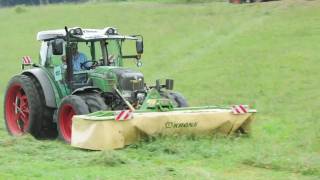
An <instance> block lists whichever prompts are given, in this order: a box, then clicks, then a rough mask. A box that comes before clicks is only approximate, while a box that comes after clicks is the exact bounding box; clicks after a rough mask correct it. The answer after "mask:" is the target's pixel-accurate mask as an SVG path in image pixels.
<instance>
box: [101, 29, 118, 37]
mask: <svg viewBox="0 0 320 180" xmlns="http://www.w3.org/2000/svg"><path fill="white" fill-rule="evenodd" d="M103 30H104V31H105V34H106V35H116V34H118V31H117V29H116V28H114V27H107V28H104V29H103Z"/></svg>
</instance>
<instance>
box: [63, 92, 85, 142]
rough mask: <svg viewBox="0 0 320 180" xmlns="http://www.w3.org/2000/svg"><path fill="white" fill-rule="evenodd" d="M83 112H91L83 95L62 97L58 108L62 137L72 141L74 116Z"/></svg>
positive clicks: (66, 140)
mask: <svg viewBox="0 0 320 180" xmlns="http://www.w3.org/2000/svg"><path fill="white" fill-rule="evenodd" d="M82 114H89V108H88V105H87V104H86V103H85V101H84V100H83V99H82V98H81V97H79V96H76V95H70V96H66V97H65V98H63V99H62V101H61V104H60V106H59V109H58V122H57V123H58V132H59V137H60V139H62V140H64V141H65V142H66V143H71V134H72V117H73V116H74V115H82Z"/></svg>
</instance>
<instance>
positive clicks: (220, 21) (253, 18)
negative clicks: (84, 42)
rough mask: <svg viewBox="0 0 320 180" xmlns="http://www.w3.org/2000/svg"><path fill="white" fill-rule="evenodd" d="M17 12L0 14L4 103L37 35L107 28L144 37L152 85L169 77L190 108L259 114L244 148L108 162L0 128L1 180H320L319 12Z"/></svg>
mask: <svg viewBox="0 0 320 180" xmlns="http://www.w3.org/2000/svg"><path fill="white" fill-rule="evenodd" d="M22 8H24V11H23V12H20V11H19V13H17V12H16V11H15V8H10V9H1V10H0V21H1V29H0V31H1V34H2V35H1V36H0V42H1V43H0V59H1V62H2V65H1V66H0V72H1V78H0V94H1V97H0V100H1V101H3V94H4V90H5V86H6V83H7V81H8V80H9V78H10V77H12V76H13V75H14V74H16V73H18V72H19V71H20V58H21V56H23V55H31V56H32V57H33V58H34V59H36V57H37V55H38V49H39V44H38V42H36V41H35V34H36V33H37V32H38V31H41V30H45V29H56V28H62V27H63V26H64V25H68V26H82V27H93V28H100V27H104V26H110V25H114V26H117V27H118V28H119V29H120V32H122V33H124V34H134V33H139V34H143V35H144V39H145V54H144V56H143V60H144V66H143V67H142V69H141V71H143V72H144V74H145V77H146V80H147V81H148V82H149V83H153V82H154V80H155V79H157V78H166V77H171V78H174V79H175V86H176V87H175V88H176V89H177V90H178V91H181V92H183V94H184V95H185V96H186V97H187V98H188V100H189V102H190V104H192V105H207V104H237V103H244V104H252V105H254V106H255V108H257V109H258V111H259V113H258V115H257V120H256V121H255V122H254V123H253V127H252V134H251V136H250V137H158V138H155V139H153V138H151V139H149V140H145V141H142V142H140V143H137V144H135V145H131V146H129V147H127V148H125V149H122V150H116V151H105V152H97V151H85V150H79V149H75V148H72V147H70V146H68V145H65V144H63V143H61V142H60V141H37V140H34V139H33V138H32V137H29V136H26V137H22V138H13V137H10V136H8V135H7V133H6V131H5V127H4V123H2V124H1V125H0V137H1V139H0V161H1V162H2V163H1V164H0V178H1V179H16V178H26V179H27V178H42V179H43V178H49V179H56V178H58V179H70V178H74V179H88V178H89V179H99V178H100V179H105V178H115V179H125V178H135V179H140V178H146V179H159V178H163V179H164V178H168V179H175V178H187V179H212V178H218V179H230V178H233V179H267V178H268V179H269V178H270V179H303V178H305V179H317V178H319V177H320V121H319V120H320V112H319V110H318V108H319V107H320V91H319V88H320V84H319V77H320V73H319V68H320V61H319V60H320V53H319V50H320V43H319V42H320V11H319V10H320V3H319V2H318V1H302V0H299V1H280V2H272V3H257V4H247V5H232V4H228V3H205V4H201V3H199V4H191V5H190V4H171V3H149V2H119V3H113V2H110V3H106V4H104V3H87V4H81V5H72V4H69V5H52V6H43V7H22ZM1 109H3V108H2V106H1ZM2 114H3V112H2V111H0V115H1V119H3V118H2V117H3V116H2Z"/></svg>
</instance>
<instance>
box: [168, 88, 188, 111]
mask: <svg viewBox="0 0 320 180" xmlns="http://www.w3.org/2000/svg"><path fill="white" fill-rule="evenodd" d="M169 96H170V98H171V99H172V100H174V101H175V102H176V104H177V107H189V104H188V102H187V100H186V98H185V97H183V96H182V95H181V94H180V93H178V92H170V93H169Z"/></svg>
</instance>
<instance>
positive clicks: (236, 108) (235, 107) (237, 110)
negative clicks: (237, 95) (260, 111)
mask: <svg viewBox="0 0 320 180" xmlns="http://www.w3.org/2000/svg"><path fill="white" fill-rule="evenodd" d="M233 108H234V110H235V111H236V112H237V113H238V114H240V113H241V112H240V111H239V109H238V106H233Z"/></svg>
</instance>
